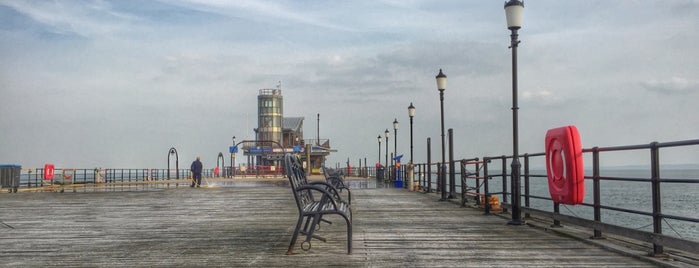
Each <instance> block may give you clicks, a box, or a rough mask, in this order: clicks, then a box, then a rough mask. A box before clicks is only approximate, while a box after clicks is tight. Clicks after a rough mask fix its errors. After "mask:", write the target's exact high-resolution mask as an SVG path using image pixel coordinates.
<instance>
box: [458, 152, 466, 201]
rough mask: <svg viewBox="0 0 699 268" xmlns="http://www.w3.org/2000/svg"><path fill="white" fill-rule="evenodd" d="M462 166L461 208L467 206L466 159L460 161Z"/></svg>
mask: <svg viewBox="0 0 699 268" xmlns="http://www.w3.org/2000/svg"><path fill="white" fill-rule="evenodd" d="M459 166H461V206H462V207H464V206H465V205H466V176H467V175H466V159H462V160H461V161H459Z"/></svg>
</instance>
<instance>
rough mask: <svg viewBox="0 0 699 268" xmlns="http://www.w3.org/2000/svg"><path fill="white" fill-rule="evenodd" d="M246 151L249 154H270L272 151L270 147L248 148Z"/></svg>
mask: <svg viewBox="0 0 699 268" xmlns="http://www.w3.org/2000/svg"><path fill="white" fill-rule="evenodd" d="M248 153H251V154H270V153H272V148H250V150H248Z"/></svg>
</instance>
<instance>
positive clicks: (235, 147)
mask: <svg viewBox="0 0 699 268" xmlns="http://www.w3.org/2000/svg"><path fill="white" fill-rule="evenodd" d="M228 151H229V152H230V153H232V154H235V153H238V146H230V147H228Z"/></svg>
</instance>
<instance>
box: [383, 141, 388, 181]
mask: <svg viewBox="0 0 699 268" xmlns="http://www.w3.org/2000/svg"><path fill="white" fill-rule="evenodd" d="M385 133H387V134H388V129H386V132H385ZM383 174H384V177H383V180H384V181H386V180H387V179H389V178H388V135H386V167H385V168H384V172H383Z"/></svg>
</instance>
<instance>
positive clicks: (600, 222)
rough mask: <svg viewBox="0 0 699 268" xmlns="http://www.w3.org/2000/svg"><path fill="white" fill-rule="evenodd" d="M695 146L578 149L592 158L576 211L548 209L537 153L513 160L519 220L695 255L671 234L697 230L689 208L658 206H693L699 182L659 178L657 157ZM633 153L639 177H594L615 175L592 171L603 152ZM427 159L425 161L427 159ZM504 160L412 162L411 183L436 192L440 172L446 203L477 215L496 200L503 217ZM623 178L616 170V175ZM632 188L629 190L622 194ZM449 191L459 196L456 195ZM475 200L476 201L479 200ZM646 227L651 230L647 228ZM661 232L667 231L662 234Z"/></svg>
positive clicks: (506, 204)
mask: <svg viewBox="0 0 699 268" xmlns="http://www.w3.org/2000/svg"><path fill="white" fill-rule="evenodd" d="M697 145H699V139H697V140H686V141H674V142H663V143H658V142H653V143H649V144H641V145H631V146H615V147H593V148H588V149H583V154H584V155H585V156H586V157H588V158H591V160H592V163H591V165H590V164H588V165H587V171H586V172H591V175H589V174H588V175H587V176H585V182H586V188H587V189H588V190H587V191H586V196H585V201H586V202H583V203H582V204H580V205H577V206H569V205H561V204H558V203H555V202H553V200H552V199H551V197H550V196H549V195H548V179H547V175H546V170H545V153H534V154H524V155H521V156H520V157H521V158H523V166H522V167H523V172H522V175H521V177H520V180H523V183H521V187H523V191H522V193H523V194H522V195H521V198H522V200H521V201H523V202H520V203H521V204H522V207H521V211H522V213H524V214H525V215H524V216H525V219H526V218H530V217H531V216H538V217H545V218H549V219H551V220H552V223H553V226H560V224H561V222H566V223H570V224H574V225H578V226H582V227H586V228H590V229H591V230H592V234H591V237H592V238H593V239H596V238H601V237H602V234H603V233H608V234H614V235H619V236H623V237H627V238H632V239H635V240H638V241H642V242H647V243H650V244H652V252H651V254H653V255H662V254H663V253H664V248H663V247H671V248H675V249H680V250H685V251H689V252H699V241H698V240H699V239H698V238H697V237H690V238H685V237H683V236H682V234H680V233H679V232H678V231H677V230H676V229H677V228H675V227H676V226H678V225H684V226H689V227H687V228H685V229H690V230H691V229H693V230H696V229H697V227H698V226H699V214H698V213H697V211H696V210H693V211H692V210H690V211H689V213H681V212H672V211H670V212H664V211H663V207H664V205H666V204H670V203H674V204H678V203H680V204H681V202H686V203H688V204H696V203H699V198H697V197H698V196H699V194H697V193H699V191H698V190H699V177H667V176H662V174H663V173H661V171H663V170H662V166H663V165H662V161H661V160H662V159H661V157H660V152H661V150H662V149H666V148H671V147H689V146H697ZM639 151H641V152H645V153H646V155H647V159H648V160H649V164H647V165H642V166H637V167H642V169H643V172H644V173H645V175H644V176H628V175H626V176H624V175H617V176H603V175H602V174H603V173H614V172H615V171H614V170H605V169H603V168H602V167H601V166H600V160H601V159H602V158H603V156H604V154H606V153H611V152H625V153H633V154H636V155H638V153H639ZM428 159H430V156H429V155H428ZM511 159H512V156H504V155H502V156H486V157H482V158H469V159H460V160H454V159H449V161H447V163H444V164H445V165H446V168H442V163H439V162H436V163H435V162H432V163H418V164H415V167H414V171H415V173H414V181H415V182H416V183H418V184H419V190H420V191H422V192H425V193H427V192H439V191H440V187H439V186H440V184H441V183H442V182H441V180H440V179H439V178H440V176H441V174H440V171H444V172H446V174H444V176H445V179H444V181H445V183H446V184H447V185H445V187H444V189H446V192H447V193H448V195H449V197H450V198H460V199H461V201H462V202H461V203H462V204H464V203H466V202H467V201H468V199H470V198H472V197H475V198H474V199H475V200H476V202H477V203H478V202H480V200H486V202H484V204H483V207H484V212H485V213H491V207H490V203H489V202H488V201H487V200H489V198H490V197H491V196H497V197H499V198H500V201H502V206H503V212H507V209H508V208H511V202H510V201H511V199H512V194H511V191H510V188H509V187H508V186H509V185H510V183H511V179H512V178H511V176H510V174H511V170H509V169H510V167H509V165H508V164H507V163H508V161H511ZM532 163H535V164H532ZM534 167H537V168H534ZM603 171H604V172H603ZM666 171H667V170H666ZM403 172H405V174H404V176H403V178H407V169H406V170H404V171H403ZM623 172H624V171H616V173H623ZM637 172H640V171H638V170H635V171H634V173H637ZM627 173H630V172H627ZM694 174H695V175H694V176H699V175H696V174H699V172H697V173H694ZM631 175H633V174H631ZM374 176H375V173H374ZM688 176H692V175H691V174H690V175H688ZM453 177H458V178H460V180H458V181H457V180H454V179H452V178H453ZM603 183H606V184H609V186H608V188H609V189H610V190H606V191H605V188H604V187H602V184H603ZM406 184H407V183H406ZM406 184H404V185H406ZM588 184H589V185H588ZM618 184H623V185H618ZM612 186H614V187H617V188H618V189H621V190H620V191H628V193H626V192H625V194H627V196H631V197H628V198H625V197H617V196H620V194H619V192H618V191H617V192H611V188H612ZM632 188H633V191H634V192H631V190H629V189H632ZM615 189H616V188H615ZM663 189H681V190H680V191H682V189H686V191H687V192H688V193H694V194H693V195H692V194H686V195H682V197H680V198H685V201H681V200H677V198H676V196H673V195H672V193H665V192H663ZM455 192H456V193H460V197H458V196H457V195H456V193H455ZM481 196H482V197H483V199H481V198H480V197H481ZM641 197H642V198H641ZM613 198H621V199H620V200H618V202H616V203H614V202H611V201H609V200H611V199H613ZM673 198H675V199H673ZM638 200H643V202H638ZM603 201H605V202H603ZM624 203H627V206H624V205H623V204H624ZM629 203H630V204H629ZM479 205H480V204H479ZM561 208H564V209H565V211H564V212H561ZM578 214H580V215H582V216H579V215H578ZM617 218H632V219H633V220H631V221H632V222H633V223H634V224H639V222H643V221H647V222H649V223H650V224H648V225H643V226H640V227H629V226H623V225H624V224H622V223H620V222H619V220H618V219H617ZM626 225H628V223H626ZM649 227H652V228H650V230H647V229H648V228H649ZM644 229H645V230H644ZM667 230H670V231H671V232H669V233H667V232H664V231H667Z"/></svg>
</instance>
